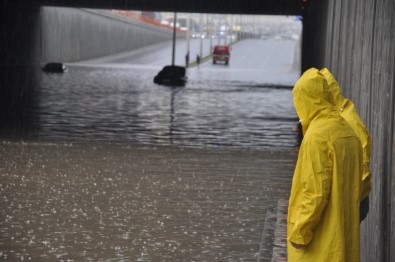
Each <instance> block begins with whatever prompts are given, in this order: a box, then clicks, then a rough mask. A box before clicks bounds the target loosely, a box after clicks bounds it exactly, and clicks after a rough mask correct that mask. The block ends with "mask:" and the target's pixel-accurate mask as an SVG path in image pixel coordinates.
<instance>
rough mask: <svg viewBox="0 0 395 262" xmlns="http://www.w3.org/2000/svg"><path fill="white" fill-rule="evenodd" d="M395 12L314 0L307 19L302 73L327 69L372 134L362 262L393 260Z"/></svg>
mask: <svg viewBox="0 0 395 262" xmlns="http://www.w3.org/2000/svg"><path fill="white" fill-rule="evenodd" d="M394 13H395V2H394V1H393V0H366V1H358V0H345V1H336V0H325V1H320V2H319V1H310V6H309V7H308V8H307V9H306V10H305V14H304V19H305V20H304V34H303V37H304V40H303V41H304V43H303V44H304V46H303V70H305V69H307V68H309V67H317V68H322V67H328V68H329V69H330V70H331V71H332V73H333V74H334V76H335V77H336V78H337V79H338V81H339V83H340V86H341V87H342V90H343V95H344V96H346V97H348V98H350V99H351V100H353V101H354V103H355V105H356V107H357V110H358V111H359V113H360V115H361V118H362V120H364V122H365V123H366V125H367V127H368V129H369V130H370V132H371V141H372V147H373V148H372V156H371V169H372V175H373V188H372V191H371V194H370V212H369V215H368V218H367V221H366V222H363V223H362V226H361V254H362V256H361V259H362V261H395V250H394V249H393V247H394V246H395V178H394V179H393V177H395V160H394V157H395V151H394V149H395V145H394V139H395V134H394V131H395V130H394V121H395V114H394V107H395V44H394V43H395V30H394V28H395V16H394ZM391 247H392V248H391Z"/></svg>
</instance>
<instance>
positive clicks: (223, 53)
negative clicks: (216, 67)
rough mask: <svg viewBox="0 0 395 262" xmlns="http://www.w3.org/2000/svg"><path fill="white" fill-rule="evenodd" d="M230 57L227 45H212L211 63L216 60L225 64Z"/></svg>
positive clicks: (214, 62)
mask: <svg viewBox="0 0 395 262" xmlns="http://www.w3.org/2000/svg"><path fill="white" fill-rule="evenodd" d="M229 58H230V47H229V46H228V45H216V46H214V51H213V64H216V63H217V61H221V62H225V64H226V65H227V64H229Z"/></svg>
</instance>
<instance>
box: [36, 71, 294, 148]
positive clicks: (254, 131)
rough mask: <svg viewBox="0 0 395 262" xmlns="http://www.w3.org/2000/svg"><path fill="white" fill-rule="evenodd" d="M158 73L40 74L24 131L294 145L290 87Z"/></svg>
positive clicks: (49, 136) (62, 136) (47, 136)
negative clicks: (181, 81) (172, 80)
mask: <svg viewBox="0 0 395 262" xmlns="http://www.w3.org/2000/svg"><path fill="white" fill-rule="evenodd" d="M194 70H195V71H196V69H194ZM191 71H192V70H191ZM157 72H158V69H157V68H156V67H154V68H142V69H141V68H140V69H139V68H137V67H132V68H130V67H129V68H128V67H126V68H111V67H109V68H106V67H97V68H90V67H70V68H69V71H68V72H67V73H65V74H42V76H41V79H40V80H39V82H38V83H39V86H40V88H38V90H37V92H36V95H35V96H34V97H35V101H34V102H32V103H31V104H32V105H31V108H29V109H28V110H29V115H30V116H31V119H33V120H31V127H30V128H28V130H29V136H30V137H32V138H34V139H38V140H41V141H42V140H46V141H47V140H51V141H125V142H131V143H139V144H160V145H170V144H173V145H182V146H193V147H196V146H198V147H207V146H210V147H211V146H215V147H235V148H243V147H247V148H255V149H262V148H274V147H275V148H279V149H282V148H293V147H295V145H296V142H295V141H296V136H297V133H296V131H295V124H296V123H297V118H296V114H295V111H294V108H293V104H292V93H291V89H290V88H289V86H288V87H284V86H281V85H273V84H272V85H271V84H266V85H263V86H262V85H257V84H246V82H229V81H225V80H218V81H217V80H211V81H208V82H207V81H203V80H201V79H199V77H200V78H201V77H202V76H201V75H199V72H191V73H190V74H191V76H192V77H191V79H190V80H189V82H188V83H187V85H186V86H185V87H167V86H159V85H156V84H154V83H153V81H152V79H153V77H154V76H155V74H156V73H157ZM194 74H195V75H194ZM201 74H202V75H203V77H205V76H206V75H207V74H209V73H207V72H206V73H203V72H202V73H201ZM213 74H214V75H215V74H218V72H211V75H213ZM193 78H195V79H193ZM224 78H226V76H224Z"/></svg>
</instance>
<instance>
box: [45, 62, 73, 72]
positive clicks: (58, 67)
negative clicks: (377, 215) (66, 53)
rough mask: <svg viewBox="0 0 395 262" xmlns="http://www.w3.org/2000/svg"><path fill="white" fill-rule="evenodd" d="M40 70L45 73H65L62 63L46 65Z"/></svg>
mask: <svg viewBox="0 0 395 262" xmlns="http://www.w3.org/2000/svg"><path fill="white" fill-rule="evenodd" d="M42 69H43V71H44V72H47V73H63V72H66V71H67V67H66V66H65V65H64V64H63V63H47V64H46V65H45V66H44V67H43V68H42Z"/></svg>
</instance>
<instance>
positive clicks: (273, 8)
mask: <svg viewBox="0 0 395 262" xmlns="http://www.w3.org/2000/svg"><path fill="white" fill-rule="evenodd" d="M6 1H8V2H12V3H15V2H19V3H22V4H27V5H38V6H63V7H80V8H97V9H123V10H149V11H167V12H185V13H218V14H262V15H301V13H302V8H303V5H304V4H306V2H307V0H134V1H133V0H6Z"/></svg>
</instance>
